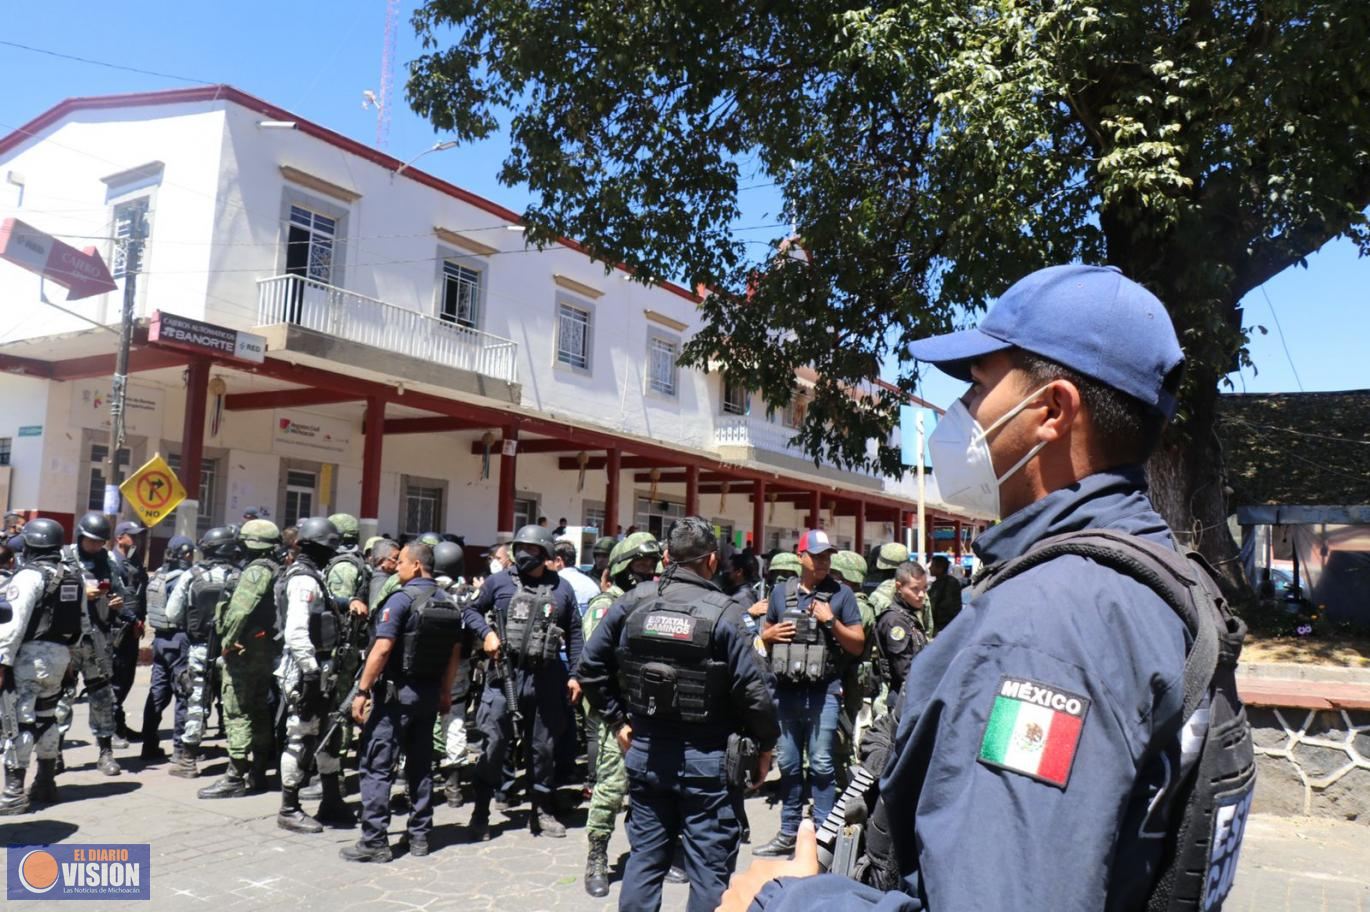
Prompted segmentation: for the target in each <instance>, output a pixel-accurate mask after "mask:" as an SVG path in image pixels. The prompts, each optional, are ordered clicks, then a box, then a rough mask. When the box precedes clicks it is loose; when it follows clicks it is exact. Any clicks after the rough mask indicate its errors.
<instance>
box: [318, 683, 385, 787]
mask: <svg viewBox="0 0 1370 912" xmlns="http://www.w3.org/2000/svg"><path fill="white" fill-rule="evenodd" d="M364 670H366V666H365V665H364V664H363V665H359V666H358V667H357V674H356V676H355V677H353V678H352V687H351V689H349V690H348V691H347V695H346V696H344V697H343V698H342V700H341V701H339V703H338V705H337V706H336V707H334V709H333V711H332V712H331V713H329V714H328V727H327V728H325V729H324V730H323V731H322V732H320V733H319V740H318V741H317V742H315V745H314V754H315V755H317V754H318V752H319V751H321V750H323V748H324V746H325V745H326V744H328V742H329V741H330V740H331V739H332V738H333V735H334V734H336V733H337V731H338V729H340V728H342V727H343V726H344V725H346V724H348V723H349V722H351V721H352V701H353V700H355V699H356V698H357V691H359V690H361V686H362V672H363V671H364ZM384 687H385V681H384V680H383V679H382V680H379V681H377V682H376V689H377V690H378V691H379V690H381V689H382V688H384ZM377 702H378V701H377V699H376V698H375V697H373V698H372V703H371V705H372V706H373V707H374V706H375V705H376V703H377ZM379 702H384V697H383V696H382V697H381V698H380V700H379ZM311 761H312V762H313V764H314V765H317V761H316V760H313V758H311Z"/></svg>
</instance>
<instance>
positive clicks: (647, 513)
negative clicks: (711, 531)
mask: <svg viewBox="0 0 1370 912" xmlns="http://www.w3.org/2000/svg"><path fill="white" fill-rule="evenodd" d="M684 515H685V505H684V504H683V503H678V502H675V501H669V500H648V499H647V498H645V497H639V498H637V508H636V509H635V510H634V511H633V523H634V524H635V525H636V526H637V530H638V531H639V532H650V533H652V534H653V535H654V536H656V538H657V540H658V541H663V540H665V538H666V532H667V531H668V530H669V529H670V528H671V523H673V522H675V521H676V520H677V519H680V518H681V517H682V516H684Z"/></svg>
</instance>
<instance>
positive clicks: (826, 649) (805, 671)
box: [771, 579, 842, 684]
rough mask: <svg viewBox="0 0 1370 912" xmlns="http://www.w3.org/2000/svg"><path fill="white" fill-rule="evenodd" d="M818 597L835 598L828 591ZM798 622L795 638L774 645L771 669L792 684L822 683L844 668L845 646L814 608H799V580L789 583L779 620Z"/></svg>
mask: <svg viewBox="0 0 1370 912" xmlns="http://www.w3.org/2000/svg"><path fill="white" fill-rule="evenodd" d="M813 597H814V600H816V601H821V602H826V601H829V600H831V598H832V594H831V593H828V592H815V593H814V595H813ZM786 621H790V622H793V624H794V639H793V640H791V641H790V642H788V643H776V644H775V645H774V646H773V647H772V648H771V671H773V672H774V673H775V676H776V677H777V678H779V679H780V680H782V681H785V682H787V683H790V684H822V683H826V682H828V681H831V680H832V679H833V678H835V677H836V676H837V675H838V674H839V673H840V672H841V670H842V668H841V655H840V653H841V647H840V646H838V645H837V640H836V639H835V638H834V637H833V635H832V634H831V633H829V632H828V631H827V630H825V629H824V628H823V625H822V624H820V623H818V618H816V617H814V616H813V613H812V612H811V611H804V610H802V609H800V607H799V580H797V579H792V580H789V581H788V582H786V583H785V612H784V613H783V614H781V615H780V621H779V623H782V624H783V623H785V622H786Z"/></svg>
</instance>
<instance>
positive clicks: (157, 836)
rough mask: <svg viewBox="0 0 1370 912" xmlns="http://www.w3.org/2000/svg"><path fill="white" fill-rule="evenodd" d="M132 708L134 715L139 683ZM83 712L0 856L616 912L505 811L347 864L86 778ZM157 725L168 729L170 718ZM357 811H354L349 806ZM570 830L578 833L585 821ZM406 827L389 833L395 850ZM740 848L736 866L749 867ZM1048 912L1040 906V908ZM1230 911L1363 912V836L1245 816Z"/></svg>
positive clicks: (198, 898)
mask: <svg viewBox="0 0 1370 912" xmlns="http://www.w3.org/2000/svg"><path fill="white" fill-rule="evenodd" d="M146 675H147V669H145V668H144V669H141V670H140V686H139V688H137V689H135V691H134V693H133V694H132V695H131V696H130V698H129V701H128V705H129V706H130V707H137V708H138V711H136V712H132V713H130V716H131V717H138V716H141V707H142V701H143V690H142V685H143V684H145V682H146ZM84 709H85V707H84V705H80V706H78V707H77V718H76V723H75V726H74V728H73V733H74V734H75V736H76V737H77V739H78V740H79V741H80V744H79V746H75V747H71V748H69V749H68V752H67V762H68V771H67V772H66V773H64V774H63V775H62V776H60V777H59V779H58V782H59V784H60V787H61V790H62V797H63V803H62V804H61V805H58V806H57V807H54V808H53V809H51V810H50V811H46V812H41V813H38V814H32V815H29V816H26V817H20V818H0V845H11V844H32V843H43V842H53V841H64V840H79V841H83V842H148V843H151V845H152V902H151V904H150V907H151V908H154V909H158V910H161V909H170V910H180V909H193V910H214V912H219V910H240V909H241V910H247V909H283V908H289V909H292V910H301V912H303V910H314V909H319V910H328V912H344V910H351V909H359V910H361V909H364V910H372V909H375V910H397V912H398V910H403V909H425V910H442V909H454V910H455V909H461V910H463V912H466V910H485V909H490V910H494V909H501V910H539V909H556V910H586V912H589V910H600V909H612V908H614V907H615V905H614V904H615V903H616V902H617V887H615V889H614V892H613V893H611V894H610V896H609V898H608V899H607V900H598V901H597V900H593V899H591V898H590V897H588V896H586V895H585V892H584V889H583V887H582V884H581V873H582V870H583V867H584V851H585V840H584V834H583V830H579V829H573V830H572V831H571V835H570V837H569V838H567V839H562V840H554V839H534V838H533V837H531V836H530V835H529V834H528V832H527V829H526V814H525V812H523V811H515V812H513V813H512V814H511V816H510V817H509V818H508V819H507V820H505V821H503V822H502V824H501V820H500V816H499V815H498V814H496V815H495V819H496V826H497V830H503V832H502V833H500V834H499V835H498V836H497V838H496V839H494V840H493V841H491V842H488V843H484V844H480V845H466V844H462V843H461V842H460V837H461V830H460V828H459V826H457V825H458V824H463V823H465V822H466V820H467V817H468V816H469V813H470V810H469V806H468V807H466V808H462V809H459V810H454V809H451V808H448V807H446V806H440V807H439V808H438V809H437V813H436V829H435V832H434V837H433V848H434V852H433V854H432V855H430V856H429V857H428V858H423V859H415V858H407V857H400V858H397V859H396V860H395V861H394V862H393V863H391V864H389V865H380V866H369V865H353V864H347V863H345V862H342V861H340V860H339V859H338V857H337V851H338V848H339V847H341V846H343V845H346V844H348V843H349V842H350V841H352V840H354V839H355V838H356V833H357V831H356V830H353V831H350V832H348V831H327V832H325V833H324V834H322V835H320V836H300V835H295V834H291V833H287V832H285V831H283V830H280V829H278V828H277V827H276V823H275V811H276V806H277V802H278V800H279V796H278V794H276V793H273V794H269V795H262V796H256V797H251V798H244V799H239V800H236V801H200V800H198V799H197V798H196V797H195V790H196V789H197V788H199V787H200V786H201V785H203V784H205V783H206V782H207V781H209V780H208V779H205V780H201V781H198V782H195V781H187V780H182V779H175V778H173V777H171V776H168V775H167V773H166V767H165V766H156V767H151V768H149V769H146V770H144V769H141V768H140V763H139V761H138V760H137V759H136V755H137V749H136V746H135V747H134V748H130V749H129V750H127V751H123V752H121V755H120V760H121V762H122V763H123V764H124V766H125V768H126V770H127V772H126V773H125V774H124V775H123V776H120V777H118V778H106V777H104V776H102V775H100V774H99V773H97V772H96V771H95V769H94V761H95V750H94V748H93V746H91V744H90V738H89V729H88V728H87V726H86V719H85V712H84ZM166 724H167V725H169V724H170V713H168V714H167V719H166ZM221 746H222V745H221V743H220V742H218V741H217V740H215V741H211V743H210V748H211V754H212V756H211V760H210V761H209V763H208V764H207V771H208V772H209V773H210V774H212V775H217V774H218V773H219V772H221V771H222V769H223V767H224V765H225V760H224V758H223V754H222V751H221V750H220V748H221ZM351 800H353V801H355V800H356V799H355V798H353V799H351ZM749 812H750V814H751V818H752V825H753V827H754V832H755V835H756V837H757V838H758V839H759V840H764V839H767V838H769V836H770V835H771V833H773V832H774V829H775V826H776V823H777V820H778V812H777V809H775V808H769V807H767V806H766V802H765V801H764V800H762V799H756V800H753V801H751V802H750V803H749ZM570 819H571V820H572V821H574V822H575V823H577V824H579V823H581V822H583V820H584V812H583V811H579V812H574V813H572V814H571V815H570ZM402 829H403V820H402V819H401V820H399V821H397V823H396V824H395V826H394V827H393V828H392V833H393V834H394V837H395V838H398V835H399V833H400V832H402ZM627 850H628V846H627V841H626V840H625V839H624V838H623V835H622V833H621V832H620V833H618V834H616V835H615V838H614V840H613V842H612V843H611V846H610V856H611V858H615V857H616V858H618V859H619V866H618V867H619V869H621V863H622V859H623V858H624V857H626V856H625V853H626V852H627ZM749 857H750V856H749V854H748V851H747V848H746V847H745V846H744V847H743V855H742V862H743V863H746V861H747V860H748V859H749ZM686 890H687V888H685V887H683V886H672V885H667V886H666V892H665V902H664V908H666V909H681V908H684V905H685V898H686ZM1048 905H1049V903H1048V902H1047V901H1046V900H1045V899H1044V901H1043V908H1046V907H1047V906H1048ZM129 907H132V908H143V909H146V908H149V904H145V903H123V904H116V903H99V902H83V903H82V908H83V909H95V910H98V909H100V908H111V909H113V908H129ZM5 908H6V909H13V910H16V912H17V910H24V909H36V910H42V909H44V908H51V906H50V905H49V904H46V903H42V902H25V903H19V902H16V903H9V904H7V905H6V906H5ZM1227 908H1228V909H1229V910H1240V912H1246V910H1253V912H1254V910H1261V912H1267V910H1277V912H1285V910H1288V912H1295V910H1297V912H1303V910H1310V912H1311V910H1319V912H1321V910H1328V912H1341V910H1367V912H1370V829H1367V827H1366V826H1365V825H1363V824H1352V823H1331V822H1323V821H1312V820H1298V821H1296V820H1290V819H1285V818H1277V817H1262V816H1257V817H1255V818H1254V819H1253V820H1252V822H1251V824H1250V826H1249V828H1248V831H1247V839H1246V843H1245V847H1244V849H1243V854H1242V867H1241V871H1240V873H1239V876H1238V879H1237V885H1236V889H1235V892H1234V894H1233V898H1232V901H1231V902H1229V903H1228V906H1227Z"/></svg>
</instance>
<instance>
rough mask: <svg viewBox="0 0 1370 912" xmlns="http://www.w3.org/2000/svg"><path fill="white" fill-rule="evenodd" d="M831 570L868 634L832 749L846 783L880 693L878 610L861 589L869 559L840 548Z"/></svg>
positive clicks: (850, 671) (846, 678)
mask: <svg viewBox="0 0 1370 912" xmlns="http://www.w3.org/2000/svg"><path fill="white" fill-rule="evenodd" d="M832 573H833V575H834V576H837V577H840V578H841V579H842V580H843V581H845V582H846V584H847V586H848V588H850V589H851V590H852V594H853V595H854V596H855V597H856V607H857V608H858V609H860V611H861V629H862V631H863V632H864V633H865V635H866V646H865V651H863V652H862V654H861V658H860V659H859V660H858V661H855V662H852V663H851V664H850V665H849V666H848V667H847V670H846V672H845V673H844V674H843V678H842V717H841V719H840V720H839V722H838V726H837V743H836V745H835V748H834V750H833V762H834V765H835V766H836V768H837V772H838V780H839V782H842V783H844V784H845V781H846V770H847V766H848V765H849V764H850V763H851V758H852V757H854V756H855V755H856V748H857V746H858V745H859V744H860V743H861V734H862V732H864V731H865V730H866V729H867V728H869V727H870V723H871V703H872V701H873V700H874V699H875V698H876V697H878V696H879V694H878V693H876V692H875V691H876V689H877V686H876V675H875V658H874V649H875V617H876V613H875V609H874V608H873V607H872V606H871V602H870V599H869V598H868V597H867V595H866V593H865V592H863V591H862V589H861V585H862V583H864V582H865V580H866V560H865V558H863V557H862V556H861V555H859V554H857V553H856V552H855V551H839V552H837V553H836V554H834V555H833V558H832Z"/></svg>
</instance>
